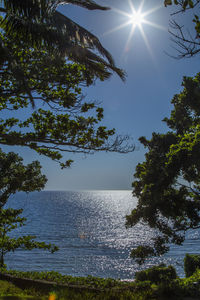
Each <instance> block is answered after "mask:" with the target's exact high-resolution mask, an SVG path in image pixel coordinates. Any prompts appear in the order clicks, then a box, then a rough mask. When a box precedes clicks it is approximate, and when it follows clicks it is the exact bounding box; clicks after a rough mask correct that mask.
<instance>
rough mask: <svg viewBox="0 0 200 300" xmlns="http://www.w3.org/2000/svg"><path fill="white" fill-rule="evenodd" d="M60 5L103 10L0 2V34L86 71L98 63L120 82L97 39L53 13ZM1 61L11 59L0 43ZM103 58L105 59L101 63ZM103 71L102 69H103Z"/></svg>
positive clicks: (85, 0)
mask: <svg viewBox="0 0 200 300" xmlns="http://www.w3.org/2000/svg"><path fill="white" fill-rule="evenodd" d="M63 4H72V5H78V6H81V7H83V8H86V9H89V10H95V9H98V10H107V9H109V8H108V7H105V6H101V5H98V4H97V3H95V1H93V0H92V1H91V0H79V1H77V0H67V1H59V0H58V1H50V0H36V1H35V0H29V1H16V0H1V1H0V14H1V19H0V28H1V32H2V31H3V32H6V33H7V34H9V33H13V32H14V33H16V34H17V38H18V40H21V41H26V42H28V43H29V46H30V47H34V48H40V47H41V46H43V47H44V46H45V47H46V48H47V49H48V50H49V51H53V52H56V53H57V56H63V57H65V58H67V59H70V60H73V61H75V62H79V63H82V64H84V65H85V66H86V67H87V69H88V70H94V69H96V68H97V69H99V63H101V64H102V66H104V68H105V69H106V70H107V71H108V70H110V71H111V72H113V71H114V72H116V73H117V74H118V75H119V76H120V77H121V78H122V79H124V72H123V71H122V70H120V69H119V68H117V67H116V66H115V63H114V61H113V58H112V56H111V55H110V53H109V52H108V51H107V50H106V49H105V48H104V47H103V46H102V45H101V43H100V41H99V39H98V38H97V37H96V36H95V35H93V34H92V33H90V32H89V31H88V30H86V29H84V28H83V27H81V26H80V25H78V24H77V23H75V22H73V21H72V20H71V19H69V18H68V17H66V16H64V15H63V14H61V13H60V12H59V11H57V8H58V7H59V6H60V5H63ZM0 53H1V58H0V59H1V61H3V60H4V59H5V58H6V57H7V56H10V57H11V56H12V50H11V51H8V49H7V48H6V46H5V45H4V43H3V41H2V40H1V39H0ZM104 58H105V59H104ZM104 68H103V69H104Z"/></svg>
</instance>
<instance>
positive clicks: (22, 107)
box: [0, 34, 134, 167]
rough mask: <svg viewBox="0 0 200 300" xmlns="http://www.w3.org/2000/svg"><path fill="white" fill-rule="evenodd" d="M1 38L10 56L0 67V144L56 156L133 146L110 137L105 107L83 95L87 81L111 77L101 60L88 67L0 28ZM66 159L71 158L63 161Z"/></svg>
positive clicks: (122, 138)
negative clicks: (56, 54) (103, 119)
mask: <svg viewBox="0 0 200 300" xmlns="http://www.w3.org/2000/svg"><path fill="white" fill-rule="evenodd" d="M1 39H2V40H3V43H4V45H5V47H6V48H7V49H8V51H12V60H10V57H9V58H8V59H7V60H5V61H4V62H3V64H2V65H1V68H0V79H1V82H0V144H2V145H11V146H12V145H18V146H27V147H29V148H31V149H33V150H35V151H37V152H38V153H39V154H43V155H46V156H49V157H51V158H52V159H54V160H57V161H60V160H61V158H62V154H61V153H62V152H63V151H65V152H72V153H93V152H94V151H102V150H105V151H115V152H121V153H126V152H129V151H132V150H133V149H134V147H133V146H131V145H128V143H127V141H128V137H126V136H123V137H122V136H117V137H114V132H115V131H114V129H111V130H109V129H107V128H106V127H105V126H103V125H102V124H101V123H100V122H101V120H102V118H103V109H102V108H101V107H99V105H97V103H95V101H85V100H84V91H83V90H82V89H83V88H84V87H85V86H89V85H91V84H94V82H95V80H96V78H97V77H98V78H100V79H101V80H104V79H105V78H107V77H109V72H107V71H106V70H105V68H104V65H102V64H101V63H99V64H98V67H96V68H95V69H93V70H90V71H88V69H87V68H86V67H85V66H84V65H81V64H78V63H77V64H75V63H70V62H69V61H66V60H65V58H64V57H58V56H55V55H54V54H51V55H50V53H49V52H48V51H46V48H45V47H44V49H42V48H40V49H35V48H30V47H29V43H27V44H26V43H25V42H23V41H21V40H18V39H17V38H16V36H15V35H13V36H11V35H10V34H9V35H8V36H6V35H2V34H1ZM31 107H32V108H34V109H31ZM6 116H8V117H6ZM17 116H19V117H17ZM98 124H100V125H98ZM112 136H113V138H112ZM111 138H112V139H111ZM70 163H71V160H70V159H69V160H67V162H66V163H63V162H61V165H62V167H64V166H69V165H70Z"/></svg>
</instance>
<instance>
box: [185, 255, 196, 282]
mask: <svg viewBox="0 0 200 300" xmlns="http://www.w3.org/2000/svg"><path fill="white" fill-rule="evenodd" d="M197 269H200V255H198V254H188V253H187V254H186V255H185V258H184V271H185V276H186V277H190V276H192V275H193V274H194V273H195V271H196V270H197Z"/></svg>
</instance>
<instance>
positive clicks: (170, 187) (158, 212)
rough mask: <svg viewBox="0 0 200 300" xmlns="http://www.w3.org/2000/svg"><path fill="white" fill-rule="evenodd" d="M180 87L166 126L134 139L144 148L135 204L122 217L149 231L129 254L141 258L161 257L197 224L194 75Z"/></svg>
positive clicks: (199, 156)
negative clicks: (150, 235)
mask: <svg viewBox="0 0 200 300" xmlns="http://www.w3.org/2000/svg"><path fill="white" fill-rule="evenodd" d="M182 85H183V91H182V92H181V93H180V94H177V95H175V96H174V97H173V99H172V101H171V103H172V104H173V109H172V111H171V115H170V118H165V119H164V120H163V121H164V122H165V123H167V125H168V126H169V128H170V130H169V131H168V132H167V133H165V134H159V133H153V134H152V138H151V139H150V140H147V139H146V138H145V137H141V138H140V139H139V140H140V142H141V143H142V144H143V145H144V147H145V148H147V153H146V155H145V158H146V159H145V161H144V162H143V163H139V164H138V165H137V167H136V172H135V174H134V177H135V181H134V182H133V195H134V196H136V197H137V199H138V204H137V207H136V208H135V209H133V211H132V213H131V214H130V215H128V216H127V223H126V226H127V227H132V226H134V225H136V224H137V223H139V222H141V223H142V224H145V225H148V226H149V227H150V228H153V229H155V232H156V234H155V238H153V240H152V244H151V245H139V246H138V247H137V248H135V249H133V251H132V253H131V256H132V257H133V258H136V259H137V260H138V262H140V263H141V262H143V261H144V259H145V258H147V257H149V256H157V255H162V254H164V253H165V252H167V251H168V250H169V244H170V243H174V244H177V245H181V244H182V243H183V241H184V239H185V233H186V231H187V230H188V229H191V228H193V229H195V228H199V227H200V73H198V74H197V75H196V76H195V77H194V78H192V77H184V79H183V83H182Z"/></svg>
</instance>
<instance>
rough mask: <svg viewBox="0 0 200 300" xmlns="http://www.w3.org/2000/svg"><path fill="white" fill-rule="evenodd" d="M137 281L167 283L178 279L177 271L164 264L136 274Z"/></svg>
mask: <svg viewBox="0 0 200 300" xmlns="http://www.w3.org/2000/svg"><path fill="white" fill-rule="evenodd" d="M135 278H136V280H137V281H147V280H148V281H150V282H152V283H156V284H158V283H161V282H167V281H169V280H172V279H176V278H177V274H176V270H175V268H174V267H172V266H168V267H166V266H165V265H164V264H162V265H159V266H155V267H152V268H149V269H147V270H144V271H139V272H136V274H135Z"/></svg>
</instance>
